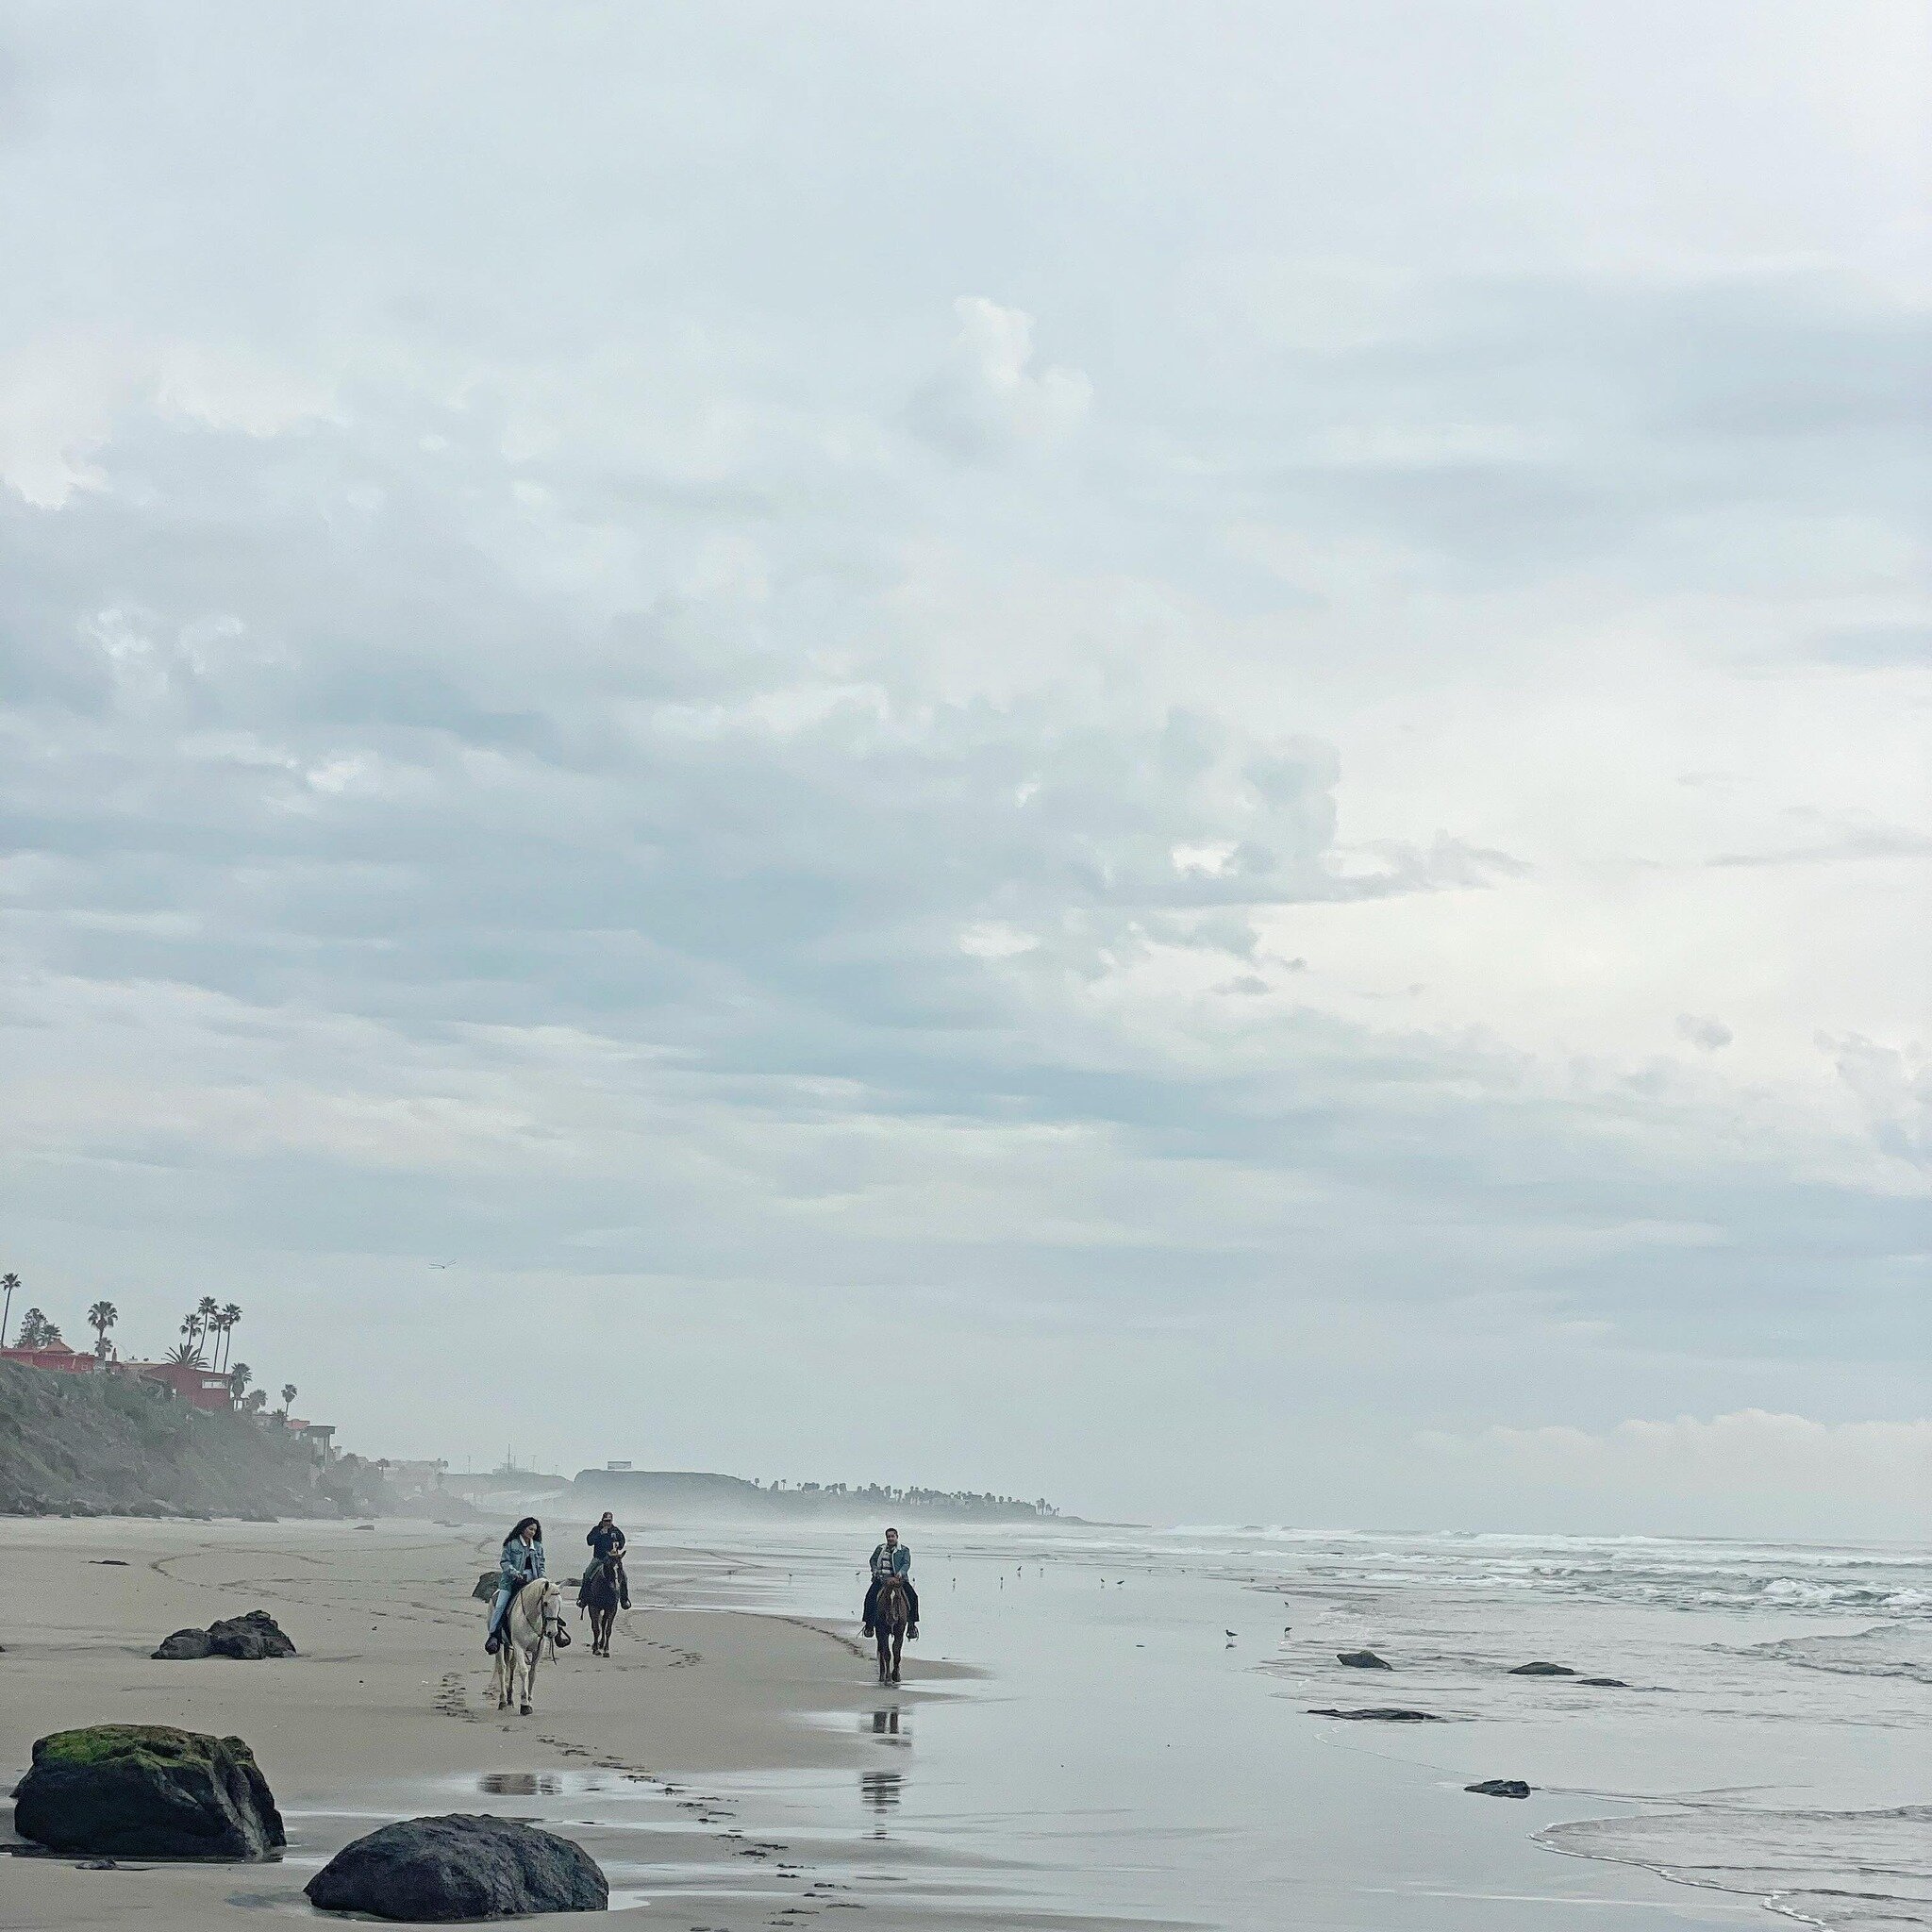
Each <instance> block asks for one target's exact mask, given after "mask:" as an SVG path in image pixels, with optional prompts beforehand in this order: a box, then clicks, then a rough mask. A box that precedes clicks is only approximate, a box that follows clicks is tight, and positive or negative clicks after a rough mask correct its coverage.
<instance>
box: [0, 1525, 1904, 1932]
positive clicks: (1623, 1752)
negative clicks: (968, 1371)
mask: <svg viewBox="0 0 1932 1932" xmlns="http://www.w3.org/2000/svg"><path fill="white" fill-rule="evenodd" d="M549 1514H551V1515H552V1516H553V1517H555V1518H556V1520H555V1521H554V1522H553V1523H552V1536H551V1547H552V1550H553V1552H554V1553H555V1555H554V1560H553V1564H552V1567H553V1570H555V1571H556V1572H558V1573H559V1574H561V1573H563V1572H565V1571H567V1570H568V1569H570V1568H571V1567H572V1566H571V1565H570V1563H569V1561H568V1560H567V1558H568V1557H571V1556H574V1555H575V1542H576V1539H577V1538H579V1537H580V1536H581V1534H582V1525H581V1524H570V1523H568V1522H566V1521H565V1520H564V1519H563V1518H562V1516H561V1515H560V1514H558V1512H556V1511H554V1510H553V1511H550V1512H549ZM629 1526H630V1527H631V1529H632V1542H631V1570H632V1576H633V1595H634V1598H635V1601H636V1606H637V1607H636V1608H635V1609H634V1610H633V1611H632V1612H631V1614H630V1615H629V1616H628V1617H626V1618H625V1619H624V1620H622V1622H621V1624H620V1626H619V1629H618V1633H617V1637H616V1640H615V1648H614V1655H613V1657H611V1658H610V1659H609V1660H608V1661H598V1660H596V1659H593V1658H591V1657H590V1656H589V1648H588V1644H587V1643H586V1642H584V1641H578V1642H577V1643H576V1644H575V1645H574V1646H573V1647H572V1648H571V1649H570V1650H569V1651H568V1652H567V1653H566V1654H565V1655H564V1657H562V1658H561V1659H560V1660H559V1661H558V1663H557V1664H555V1665H551V1664H548V1663H546V1664H545V1665H544V1666H543V1669H542V1673H541V1676H540V1678H539V1683H538V1694H537V1709H536V1712H535V1714H534V1715H533V1716H531V1717H529V1718H527V1719H525V1718H522V1717H520V1716H517V1715H516V1714H514V1713H511V1714H510V1715H508V1717H506V1716H502V1715H499V1714H498V1713H497V1712H495V1711H494V1710H493V1709H491V1708H489V1707H486V1703H485V1692H486V1687H487V1682H488V1671H487V1668H486V1660H485V1658H484V1657H483V1655H482V1652H481V1647H480V1629H479V1617H480V1608H479V1607H478V1606H477V1605H476V1604H475V1603H474V1602H473V1601H472V1600H471V1597H470V1590H471V1587H472V1585H473V1584H474V1582H475V1577H476V1574H477V1573H478V1571H479V1569H481V1568H483V1567H485V1565H486V1564H487V1563H488V1561H489V1559H490V1557H491V1553H492V1551H493V1547H494V1540H495V1536H496V1534H497V1529H496V1525H495V1524H491V1525H490V1527H489V1528H488V1529H487V1530H459V1529H453V1528H444V1527H441V1526H438V1525H435V1524H422V1523H413V1522H398V1521H384V1522H381V1523H379V1524H375V1526H374V1527H370V1528H358V1527H357V1526H356V1525H354V1524H347V1523H339V1524H317V1523H279V1524H252V1523H251V1524H244V1523H236V1522H212V1523H203V1522H169V1523H158V1522H153V1521H142V1522H135V1521H124V1520H108V1519H90V1520H55V1519H18V1518H15V1519H4V1520H0V1575H4V1578H5V1581H4V1583H0V1643H4V1645H5V1646H6V1649H5V1654H4V1655H0V1774H4V1775H7V1776H8V1780H9V1782H10V1781H11V1778H12V1777H13V1776H14V1775H17V1774H18V1773H19V1772H20V1771H21V1770H23V1769H24V1768H25V1764H26V1762H27V1760H28V1754H29V1752H30V1750H31V1747H32V1743H33V1740H34V1739H35V1738H37V1737H39V1736H42V1735H43V1734H44V1733H46V1732H49V1731H52V1730H56V1729H60V1728H64V1727H67V1726H70V1725H75V1724H87V1723H91V1722H98V1721H103V1720H130V1721H149V1722H159V1723H169V1724H181V1725H184V1726H188V1727H191V1728H194V1729H200V1730H208V1731H212V1732H216V1733H222V1734H234V1735H237V1736H240V1737H242V1738H243V1739H245V1740H247V1741H248V1742H249V1744H250V1745H251V1746H252V1747H253V1748H254V1750H255V1752H256V1755H257V1757H258V1760H259V1762H260V1764H261V1766H262V1768H263V1770H264V1772H265V1773H266V1774H267V1776H268V1778H269V1780H270V1782H271V1784H272V1785H273V1787H274V1790H275V1794H276V1797H277V1799H278V1801H279V1804H280V1806H281V1808H282V1811H283V1814H284V1817H285V1819H286V1822H287V1825H288V1832H289V1846H288V1850H287V1853H286V1855H285V1857H282V1858H281V1859H280V1860H278V1861H275V1862H273V1863H268V1864H258V1865H242V1866H233V1865H229V1866H215V1865H205V1866H195V1865H183V1866H172V1867H167V1866H149V1867H146V1868H134V1867H127V1868H124V1869H120V1870H113V1871H88V1870H84V1869H80V1868H79V1866H78V1864H77V1862H76V1861H75V1860H74V1859H72V1858H50V1857H8V1858H4V1859H0V1928H6V1932H26V1928H29V1927H34V1928H39V1927H55V1928H66V1927H90V1928H92V1927H98V1928H102V1932H107V1928H120V1927H123V1926H126V1925H129V1924H139V1925H141V1926H142V1927H144V1928H145V1927H158V1928H160V1932H175V1928H179V1932H201V1928H205V1927H219V1926H227V1925H244V1924H255V1925H259V1924H261V1923H262V1920H263V1915H264V1914H265V1913H266V1914H268V1915H269V1916H270V1917H272V1918H273V1917H282V1918H288V1917H294V1918H298V1919H302V1920H304V1921H306V1922H308V1923H309V1924H316V1923H319V1922H318V1920H317V1918H316V1917H315V1915H313V1914H312V1913H311V1912H310V1909H309V1907H308V1905H307V1902H306V1900H305V1899H304V1897H303V1895H302V1887H303V1885H304V1884H305V1883H306V1882H307V1880H308V1877H309V1875H310V1874H312V1873H313V1872H314V1871H315V1870H316V1869H317V1868H318V1867H319V1866H320V1865H321V1864H322V1863H323V1862H324V1861H325V1859H326V1858H327V1857H330V1856H331V1855H332V1854H333V1853H334V1852H335V1851H336V1850H337V1849H338V1848H340V1847H341V1845H342V1844H344V1843H346V1842H347V1841H349V1840H351V1839H354V1838H356V1837H358V1836H360V1835H361V1834H363V1833H365V1832H367V1831H370V1830H372V1829H374V1828H375V1826H376V1825H378V1824H383V1823H386V1822H389V1821H391V1820H392V1819H396V1818H400V1817H408V1816H414V1815H420V1814H424V1813H430V1812H442V1811H451V1810H482V1811H492V1812H497V1813H501V1814H506V1815H510V1816H517V1817H525V1818H528V1819H530V1820H532V1821H533V1822H536V1823H539V1824H544V1825H546V1826H548V1827H550V1828H553V1829H556V1830H558V1831H560V1832H562V1833H564V1834H565V1835H567V1836H569V1837H571V1838H573V1839H575V1840H577V1841H579V1842H580V1843H581V1844H583V1846H584V1847H585V1849H586V1850H587V1851H589V1852H590V1853H591V1855H592V1856H593V1857H595V1858H596V1859H597V1860H598V1862H599V1863H600V1864H601V1865H602V1867H603V1868H604V1870H605V1872H606V1874H607V1875H608V1879H609V1883H610V1887H611V1908H612V1911H613V1912H614V1913H615V1914H617V1915H618V1916H620V1917H623V1918H625V1920H626V1921H627V1922H628V1923H633V1924H639V1925H641V1926H642V1925H648V1926H656V1927H664V1928H671V1932H752V1928H782V1927H791V1928H797V1927H801V1926H806V1925H809V1924H817V1923H821V1922H828V1923H829V1924H833V1925H837V1924H842V1923H844V1920H843V1918H842V1917H835V1916H833V1915H835V1914H838V1915H845V1914H858V1915H859V1916H858V1917H857V1918H855V1919H854V1920H853V1923H855V1924H861V1925H864V1926H867V1927H872V1928H882V1932H893V1928H899V1927H904V1928H908V1932H912V1928H939V1927H947V1926H952V1927H958V1928H961V1932H963V1928H965V1927H967V1926H972V1927H974V1928H979V1932H989V1928H992V1927H1001V1928H1010V1927H1024V1926H1029V1925H1034V1926H1042V1927H1044V1926H1048V1925H1051V1926H1055V1927H1058V1928H1061V1932H1071V1928H1098V1927H1115V1926H1129V1925H1131V1926H1135V1927H1141V1928H1145V1927H1149V1926H1171V1925H1189V1926H1200V1927H1220V1928H1229V1932H1274V1928H1275V1927H1277V1926H1280V1925H1284V1924H1288V1925H1292V1926H1294V1927H1296V1928H1298V1932H1599V1928H1604V1927H1611V1928H1622V1927H1629V1928H1633V1932H1663V1928H1666V1927H1668V1928H1670V1932H1728V1928H1732V1927H1737V1926H1740V1925H1743V1924H1749V1923H1754V1922H1761V1920H1762V1917H1763V1914H1764V1911H1765V1907H1767V1905H1769V1906H1771V1907H1772V1908H1773V1909H1774V1910H1775V1911H1777V1912H1779V1913H1780V1914H1781V1915H1782V1916H1783V1918H1784V1919H1785V1920H1787V1921H1792V1920H1795V1921H1797V1922H1799V1923H1808V1924H1815V1925H1820V1926H1826V1927H1830V1928H1833V1932H1852V1928H1859V1932H1862V1928H1866V1927H1875V1926H1881V1925H1882V1926H1896V1925H1903V1924H1913V1925H1916V1924H1932V1875H1928V1874H1925V1873H1924V1870H1923V1863H1924V1861H1923V1857H1922V1854H1921V1852H1920V1851H1919V1849H1918V1841H1919V1840H1920V1839H1921V1837H1922V1834H1923V1827H1924V1823H1925V1822H1926V1820H1927V1818H1928V1816H1932V1814H1928V1813H1927V1812H1926V1810H1925V1808H1924V1783H1923V1777H1922V1759H1923V1751H1922V1748H1921V1745H1922V1739H1923V1728H1922V1726H1923V1722H1924V1718H1925V1716H1926V1714H1927V1712H1926V1699H1927V1697H1928V1695H1932V1689H1928V1686H1932V1656H1928V1655H1927V1653H1926V1650H1925V1643H1926V1641H1927V1629H1928V1625H1927V1623H1926V1610H1927V1607H1928V1605H1932V1596H1928V1594H1927V1584H1928V1582H1932V1552H1925V1551H1912V1550H1899V1549H1893V1550H1890V1551H1886V1550H1877V1549H1871V1550H1857V1549H1836V1550H1835V1549H1825V1548H1822V1547H1807V1546H1802V1545H1779V1544H1768V1545H1764V1546H1762V1547H1758V1546H1752V1545H1746V1544H1740V1543H1730V1544H1699V1543H1694V1542H1669V1541H1656V1540H1648V1539H1614V1538H1612V1539H1599V1540H1591V1539H1567V1540H1566V1539H1546V1540H1541V1541H1538V1540H1532V1539H1516V1538H1507V1537H1506V1538H1480V1537H1474V1538H1470V1537H1453V1536H1414V1537H1408V1538H1401V1537H1383V1536H1369V1535H1365V1534H1360V1533H1340V1534H1336V1535H1332V1536H1324V1535H1317V1534H1314V1533H1305V1532H1279V1533H1276V1532H1256V1531H1232V1530H1224V1531H1198V1532H1197V1531H1130V1530H1124V1529H1120V1530H1108V1529H1104V1528H1099V1527H1095V1526H1091V1525H1088V1526H1082V1525H1073V1524H1067V1525H1042V1526H1041V1527H1040V1528H1038V1529H1034V1530H1028V1529H1024V1528H1009V1529H975V1530H966V1529H961V1528H958V1527H957V1526H948V1527H944V1528H939V1527H933V1528H920V1527H915V1528H914V1529H913V1530H912V1533H911V1539H910V1540H911V1541H912V1544H913V1547H914V1551H915V1558H914V1560H915V1570H916V1574H917V1577H918V1580H919V1583H920V1587H921V1591H922V1593H923V1596H924V1638H923V1641H921V1642H920V1643H919V1644H918V1645H916V1646H914V1647H913V1648H911V1649H909V1650H908V1667H907V1678H908V1681H907V1683H906V1685H905V1686H904V1687H903V1688H901V1689H898V1690H881V1689H880V1688H879V1687H878V1686H877V1685H876V1682H875V1680H874V1669H873V1664H872V1659H871V1657H870V1656H869V1655H868V1654H866V1653H865V1652H863V1651H861V1649H860V1647H859V1645H858V1642H857V1641H856V1639H857V1634H858V1633H857V1631H856V1629H855V1628H854V1625H853V1622H852V1621H851V1615H852V1610H853V1609H854V1608H856V1605H857V1600H858V1590H859V1586H860V1577H859V1574H858V1572H859V1568H860V1565H861V1564H862V1561H863V1557H864V1553H865V1550H866V1549H867V1548H868V1547H869V1542H868V1539H867V1536H866V1534H865V1532H864V1531H863V1530H862V1529H861V1528H860V1527H858V1526H857V1525H848V1526H844V1527H840V1526H836V1525H810V1526H804V1525H801V1526H795V1527H785V1528H779V1527H764V1528H756V1529H755V1528H750V1527H745V1526H738V1527H735V1528H727V1527H724V1526H720V1527H718V1528H716V1529H715V1530H708V1531H706V1532H704V1533H702V1534H700V1533H697V1532H693V1531H691V1530H682V1531H680V1530H675V1529H671V1528H665V1527H658V1528H649V1527H641V1526H639V1525H637V1524H632V1525H629ZM254 1607H263V1608H266V1609H268V1610H270V1611H271V1612H272V1613H273V1614H274V1615H275V1617H276V1618H277V1619H278V1620H279V1621H280V1623H281V1624H282V1625H283V1626H284V1628H285V1629H286V1630H287V1631H288V1632H289V1634H290V1635H291V1638H292V1639H293V1640H294V1641H295V1643H296V1644H297V1646H298V1648H299V1650H300V1655H299V1656H298V1657H295V1658H291V1659H287V1660H284V1661H280V1662H263V1663H235V1662H228V1661H225V1660H223V1659H219V1658H216V1659H208V1660H205V1661H200V1662H175V1663H164V1662H158V1661H155V1660H153V1659H152V1658H151V1657H150V1656H149V1652H150V1651H151V1650H152V1649H153V1648H154V1646H155V1644H156V1643H157V1642H158V1641H159V1640H160V1638H162V1637H163V1636H165V1635H166V1634H167V1633H169V1632H170V1631H172V1630H174V1629H175V1628H177V1627H181V1626H184V1625H188V1624H207V1623H208V1622H209V1621H210V1620H212V1619H213V1618H214V1617H216V1616H218V1615H232V1614H235V1613H237V1612H239V1611H242V1610H246V1609H250V1608H254ZM1360 1645H1368V1646H1372V1647H1374V1649H1375V1650H1376V1651H1377V1652H1378V1653H1381V1654H1384V1655H1386V1657H1388V1658H1389V1659H1390V1660H1391V1666H1392V1667H1391V1670H1389V1671H1387V1672H1380V1671H1374V1672H1371V1671H1363V1670H1358V1669H1352V1668H1347V1667H1344V1666H1343V1665H1342V1664H1341V1662H1339V1660H1338V1654H1339V1653H1341V1652H1344V1651H1351V1650H1353V1649H1354V1648H1356V1647H1357V1646H1360ZM1538 1657H1541V1658H1557V1659H1560V1660H1563V1661H1564V1662H1565V1664H1566V1665H1567V1666H1571V1667H1574V1668H1575V1669H1576V1671H1577V1673H1578V1674H1577V1675H1576V1676H1575V1677H1574V1678H1564V1677H1556V1678H1538V1677H1525V1676H1523V1675H1521V1674H1516V1669H1515V1667H1516V1666H1518V1665H1520V1664H1522V1663H1523V1662H1524V1661H1525V1660H1526V1659H1529V1658H1538ZM1598 1674H1600V1676H1601V1679H1602V1680H1604V1681H1592V1677H1593V1676H1596V1675H1598ZM1370 1703H1373V1704H1378V1705H1379V1704H1400V1705H1403V1706H1413V1707H1418V1708H1420V1709H1423V1710H1425V1711H1427V1712H1428V1713H1430V1715H1431V1717H1432V1719H1433V1720H1434V1721H1432V1722H1429V1723H1426V1724H1376V1723H1352V1722H1336V1721H1333V1720H1332V1719H1331V1718H1327V1717H1324V1716H1323V1715H1321V1714H1320V1713H1321V1712H1322V1711H1324V1710H1325V1709H1328V1708H1330V1707H1347V1706H1358V1705H1364V1704H1370ZM1491 1777H1516V1778H1522V1779H1524V1780H1526V1781H1527V1782H1528V1783H1529V1784H1530V1785H1531V1787H1532V1788H1533V1790H1532V1795H1531V1797H1530V1798H1529V1799H1528V1800H1527V1801H1524V1802H1500V1801H1498V1800H1495V1799H1492V1798H1486V1797H1481V1796H1475V1795H1472V1794H1471V1793H1470V1792H1469V1791H1468V1790H1466V1789H1465V1788H1466V1787H1467V1786H1469V1785H1470V1784H1472V1783H1473V1782H1474V1781H1476V1780H1479V1779H1483V1778H1491Z"/></svg>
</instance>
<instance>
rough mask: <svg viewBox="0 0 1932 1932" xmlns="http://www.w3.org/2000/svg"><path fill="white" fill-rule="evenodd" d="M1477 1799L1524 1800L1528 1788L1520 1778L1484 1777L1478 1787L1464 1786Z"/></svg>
mask: <svg viewBox="0 0 1932 1932" xmlns="http://www.w3.org/2000/svg"><path fill="white" fill-rule="evenodd" d="M1462 1789H1463V1790H1465V1791H1474V1793H1475V1794H1476V1796H1477V1797H1479V1798H1526V1797H1528V1796H1529V1787H1528V1786H1527V1785H1526V1784H1524V1782H1523V1780H1522V1779H1521V1778H1520V1777H1486V1778H1484V1780H1483V1781H1482V1783H1481V1784H1479V1785H1464V1786H1463V1788H1462Z"/></svg>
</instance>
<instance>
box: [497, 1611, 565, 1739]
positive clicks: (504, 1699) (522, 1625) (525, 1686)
mask: <svg viewBox="0 0 1932 1932" xmlns="http://www.w3.org/2000/svg"><path fill="white" fill-rule="evenodd" d="M561 1594H562V1593H561V1591H558V1587H557V1585H556V1584H555V1583H554V1582H552V1581H551V1579H550V1578H549V1577H547V1576H539V1577H537V1578H536V1579H535V1580H534V1581H532V1582H529V1583H526V1584H525V1585H524V1587H523V1589H521V1590H520V1591H517V1593H516V1595H515V1596H513V1597H512V1598H511V1599H510V1603H509V1608H508V1609H507V1610H506V1611H505V1612H504V1613H503V1625H502V1628H501V1629H500V1630H499V1632H498V1633H497V1634H498V1636H499V1638H500V1639H501V1641H500V1642H499V1644H498V1645H497V1651H496V1669H495V1671H494V1673H493V1674H491V1679H490V1689H491V1694H492V1695H493V1696H494V1697H495V1699H496V1707H497V1709H498V1710H508V1708H509V1707H510V1705H511V1704H512V1703H514V1704H515V1705H516V1707H517V1708H518V1710H519V1711H520V1712H521V1713H522V1715H523V1716H525V1717H528V1716H529V1714H530V1708H531V1699H532V1697H533V1696H534V1695H535V1693H536V1688H537V1658H538V1656H539V1654H540V1653H541V1650H542V1648H543V1646H544V1644H545V1643H546V1642H547V1643H548V1644H549V1645H550V1655H551V1656H552V1657H555V1656H556V1655H557V1646H558V1642H559V1641H561V1642H564V1643H568V1642H569V1641H570V1632H569V1631H567V1630H566V1629H565V1628H564V1627H563V1611H562V1609H561V1608H560V1607H559V1604H558V1599H559V1597H560V1595H561Z"/></svg>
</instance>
